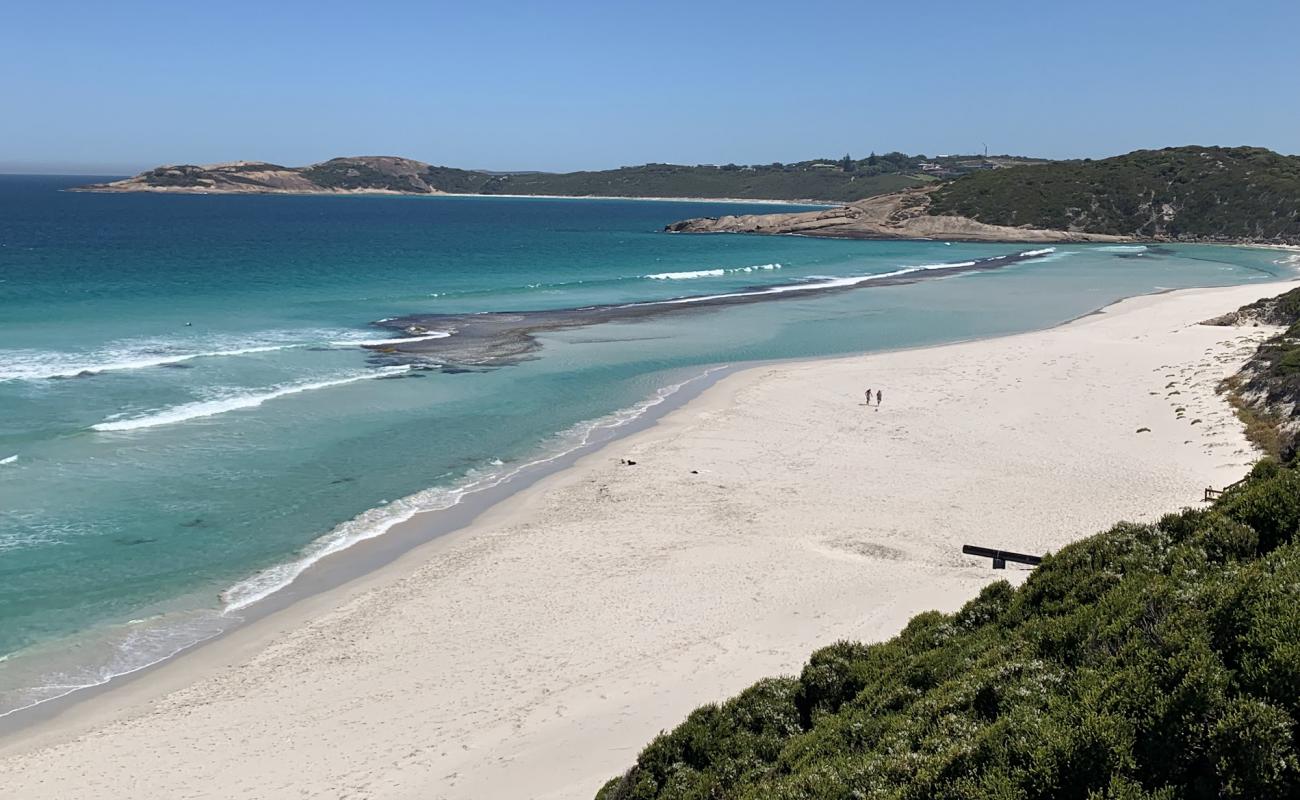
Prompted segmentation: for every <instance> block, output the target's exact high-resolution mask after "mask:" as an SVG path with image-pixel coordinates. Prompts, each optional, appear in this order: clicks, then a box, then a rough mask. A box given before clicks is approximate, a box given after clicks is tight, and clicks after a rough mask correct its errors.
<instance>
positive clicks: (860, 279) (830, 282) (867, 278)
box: [624, 247, 1056, 308]
mask: <svg viewBox="0 0 1300 800" xmlns="http://www.w3.org/2000/svg"><path fill="white" fill-rule="evenodd" d="M1055 252H1056V248H1054V247H1048V248H1044V249H1041V250H1026V251H1024V252H1022V253H1015V254H1012V255H1008V256H1002V258H1016V259H1023V258H1034V257H1038V256H1044V255H1050V254H1052V253H1055ZM979 263H980V262H978V261H957V262H949V263H946V264H920V265H918V266H914V267H903V268H901V269H896V270H894V271H892V272H876V273H872V274H870V275H853V276H849V277H844V278H813V279H811V280H808V281H806V282H804V283H790V284H784V285H781V286H772V287H769V288H766V289H753V290H750V291H745V292H728V293H726V294H710V295H699V296H695V297H678V298H675V299H672V300H653V301H650V302H645V303H629V304H627V305H626V306H624V308H631V307H636V306H656V305H683V304H688V303H703V302H707V301H710V300H724V299H727V298H731V297H759V296H763V295H771V294H786V293H789V292H810V291H819V290H823V289H838V288H847V287H850V286H860V285H862V284H864V283H870V282H872V281H878V280H882V279H884V278H897V277H899V276H900V275H910V274H912V273H916V272H927V271H929V270H936V269H962V268H965V267H973V266H975V265H976V264H979Z"/></svg>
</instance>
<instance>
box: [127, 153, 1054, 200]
mask: <svg viewBox="0 0 1300 800" xmlns="http://www.w3.org/2000/svg"><path fill="white" fill-rule="evenodd" d="M1024 163H1039V162H1034V161H1031V160H1029V159H1023V158H1017V157H1013V156H993V157H990V158H984V157H976V156H940V157H937V158H934V159H927V158H926V157H925V156H922V155H915V156H912V155H907V154H905V153H885V154H884V155H876V154H875V153H872V154H871V155H870V156H868V157H867V158H863V159H854V158H852V157H851V156H849V155H847V154H846V155H845V156H844V157H843V158H838V159H815V160H812V161H802V162H799V163H795V164H779V163H775V164H757V165H747V166H741V165H737V164H724V165H721V166H718V165H704V164H701V165H696V166H685V165H680V164H644V165H641V166H636V167H620V168H619V169H609V170H598V171H588V172H566V173H551V172H485V171H479V170H465V169H456V168H454V167H441V166H430V165H428V164H423V163H421V162H418V161H411V160H409V159H402V158H390V157H383V156H379V157H357V158H335V159H330V160H329V161H323V162H321V163H319V164H313V165H311V166H309V167H302V168H296V169H295V168H286V167H280V166H277V165H271V164H259V163H249V164H247V165H226V166H218V167H198V166H194V165H182V166H173V167H160V168H158V169H155V170H150V171H149V172H145V173H142V174H141V175H140V176H138V177H137V179H136V181H138V182H139V183H141V184H143V185H145V186H155V187H194V188H210V187H214V186H215V187H219V188H222V189H228V184H232V183H233V184H246V185H248V186H249V187H250V189H255V188H257V187H259V186H263V187H265V188H271V189H274V188H276V187H275V184H274V183H271V182H267V181H264V180H262V179H261V178H259V177H258V176H257V175H256V173H258V172H261V171H265V170H285V171H290V172H297V173H299V174H300V175H302V176H303V177H304V178H307V179H308V180H310V181H311V182H312V183H314V184H316V186H319V187H320V188H322V189H330V190H376V189H379V190H388V191H398V192H410V193H416V194H428V193H430V192H433V191H442V192H450V193H452V194H498V195H500V194H521V195H562V196H594V197H617V196H636V197H736V198H745V199H754V200H826V201H852V200H860V199H862V198H865V197H871V196H874V195H878V194H885V193H887V192H894V191H898V190H900V189H907V188H911V187H915V186H924V185H927V184H933V183H934V182H936V181H938V180H942V179H945V178H950V177H953V176H956V175H963V174H966V173H969V172H973V171H977V170H983V169H991V168H993V167H994V166H996V165H1006V164H1024ZM243 173H249V174H248V175H245V174H243ZM201 179H211V180H208V181H206V182H205V181H204V180H201Z"/></svg>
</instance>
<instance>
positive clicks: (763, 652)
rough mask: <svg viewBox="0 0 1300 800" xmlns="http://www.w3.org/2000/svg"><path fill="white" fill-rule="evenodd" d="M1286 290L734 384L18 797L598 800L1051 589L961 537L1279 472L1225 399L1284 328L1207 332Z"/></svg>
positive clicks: (10, 775)
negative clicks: (836, 672) (847, 677)
mask: <svg viewBox="0 0 1300 800" xmlns="http://www.w3.org/2000/svg"><path fill="white" fill-rule="evenodd" d="M1290 286H1291V284H1282V283H1273V284H1263V283H1261V284H1255V285H1250V286H1239V287H1233V288H1226V289H1204V290H1187V291H1179V292H1173V293H1169V294H1163V295H1158V296H1149V297H1141V298H1136V299H1132V300H1127V301H1124V302H1122V303H1119V304H1117V305H1115V306H1112V307H1110V308H1107V309H1106V310H1105V311H1104V312H1102V313H1098V314H1093V315H1090V316H1087V317H1084V318H1082V319H1080V320H1077V321H1075V322H1072V323H1070V324H1068V325H1064V326H1061V327H1058V328H1055V329H1052V330H1048V331H1042V332H1036V333H1029V334H1023V335H1017V336H1010V337H1005V338H1000V339H993V340H986V341H977V342H970V343H964V344H957V345H949V346H943V347H935V348H929V349H922V350H910V351H900V352H891V353H883V354H876V355H866V356H858V357H852V358H841V359H831V360H820V361H808V362H800V363H789V364H779V365H772V366H761V367H757V368H753V369H749V370H745V371H742V372H738V373H736V374H734V375H731V376H728V377H727V378H725V379H723V380H722V381H720V382H719V383H718V384H717V385H716V386H714V387H712V388H710V389H709V390H707V391H706V392H705V393H704V394H703V395H702V396H701V397H700V398H698V399H696V400H694V401H691V402H690V403H688V404H687V405H686V406H684V407H683V408H680V409H678V410H676V411H674V412H672V413H670V414H669V415H668V416H667V417H665V418H664V419H663V420H662V421H660V422H659V423H658V424H657V425H655V426H654V427H652V428H651V429H649V430H646V431H643V432H640V433H636V434H634V435H631V436H629V437H626V438H624V439H621V440H618V441H616V442H614V443H612V444H611V445H609V446H607V447H605V448H603V449H601V450H600V451H598V452H596V453H594V454H592V455H590V456H587V457H585V458H584V459H583V460H582V461H580V462H579V463H578V464H577V465H576V466H574V467H572V468H570V469H567V470H564V471H562V472H559V473H557V474H555V475H552V476H550V477H548V478H546V479H544V480H543V481H541V482H540V483H538V484H537V485H535V486H533V487H530V488H528V489H526V490H524V491H522V492H520V493H518V494H516V495H514V496H513V497H511V498H510V499H509V500H507V501H505V502H503V503H501V504H499V505H498V506H496V507H494V508H493V509H492V510H490V511H489V512H488V513H486V514H485V515H483V516H482V517H481V518H480V519H478V520H477V521H475V522H474V524H473V525H471V526H470V527H469V528H467V529H465V530H462V531H460V532H457V533H455V534H452V535H449V536H446V537H443V538H441V539H438V540H436V541H434V542H432V543H430V544H427V545H424V546H422V547H420V548H418V549H416V550H413V551H411V552H410V553H408V554H407V555H405V556H404V557H402V558H401V559H400V560H399V561H398V562H396V563H394V564H392V565H390V566H388V567H386V568H384V569H382V570H380V571H378V572H376V573H373V574H371V575H368V576H366V577H364V578H362V579H360V580H358V581H355V582H353V583H352V584H349V585H347V586H345V587H343V588H341V589H338V590H334V591H330V592H326V593H324V594H321V595H318V596H315V597H312V598H310V599H308V600H306V601H304V602H301V603H299V604H297V605H295V606H293V607H291V608H289V609H287V610H285V611H282V612H279V613H276V614H274V615H272V616H269V617H267V618H265V619H263V620H260V621H257V622H255V623H252V624H250V625H248V626H247V627H245V628H242V629H240V630H238V631H237V632H236V633H234V634H232V635H231V636H229V637H227V638H225V639H223V640H221V641H219V642H217V643H214V644H212V645H210V646H207V647H202V648H199V649H198V650H196V651H194V652H192V653H190V654H187V655H185V656H182V657H181V658H178V659H176V660H175V661H173V662H171V663H169V664H168V665H166V666H164V667H162V668H161V669H158V670H156V671H154V672H153V673H151V674H149V675H147V676H145V677H144V678H142V679H141V680H138V681H134V682H131V683H128V684H126V685H125V686H123V687H122V688H120V689H114V690H110V691H108V692H106V693H103V694H101V695H99V696H96V697H93V698H91V699H90V700H88V701H86V702H84V703H81V704H79V705H77V706H74V707H73V708H71V709H70V710H69V711H67V712H66V713H64V714H63V715H61V716H60V717H59V718H57V719H54V720H52V721H49V722H47V723H43V724H41V725H39V726H36V727H34V728H31V729H28V730H25V731H22V732H19V733H18V734H16V735H14V736H10V737H8V739H6V740H5V741H3V742H2V743H0V786H3V787H4V794H5V796H6V797H12V798H23V800H40V799H41V798H51V799H54V798H57V799H58V800H64V799H65V798H78V799H79V800H95V799H96V798H131V799H132V800H138V799H139V798H288V797H312V798H422V799H423V800H432V799H434V798H476V799H477V800H491V799H492V798H589V797H591V796H592V795H593V794H594V792H595V791H596V790H597V788H598V787H599V786H600V785H601V784H602V783H603V782H604V781H605V780H607V779H609V778H611V777H614V776H615V775H616V774H618V773H619V772H621V771H622V770H623V769H625V768H626V767H628V766H629V765H630V764H631V763H632V760H633V759H634V757H635V755H636V753H637V751H638V750H639V749H640V748H641V747H642V746H644V745H645V744H646V743H648V742H649V741H650V739H651V738H652V737H653V736H654V735H655V734H656V733H657V732H659V731H660V730H661V729H665V728H670V727H672V726H674V725H675V724H677V723H678V722H680V721H681V720H682V719H683V718H684V716H685V715H686V714H687V713H689V712H690V711H691V710H692V709H693V708H695V707H697V706H698V705H701V704H703V703H706V702H711V701H715V700H721V699H724V698H726V697H727V696H729V695H731V694H734V693H736V692H737V691H739V690H740V689H742V688H743V687H745V686H747V685H748V684H750V683H752V682H753V681H754V680H756V679H758V678H761V677H764V676H768V675H774V674H780V673H791V672H796V671H798V670H799V668H800V667H801V665H802V664H803V663H804V661H805V660H806V659H807V657H808V655H809V653H810V652H811V651H812V650H814V649H815V648H817V647H820V646H823V645H827V644H830V643H832V642H834V641H836V640H839V639H846V638H848V639H859V640H879V639H882V638H887V637H889V636H890V635H892V634H894V633H896V632H897V631H898V630H899V629H900V628H901V626H902V625H903V624H904V623H905V622H906V620H907V619H908V618H909V617H911V616H912V615H913V614H916V613H918V612H920V611H924V610H927V609H941V610H945V611H947V610H953V609H956V608H958V607H959V606H960V605H961V604H962V603H963V602H964V601H966V600H967V599H969V598H970V597H972V596H973V595H974V594H975V593H976V592H977V591H978V590H979V589H980V587H982V586H983V585H985V584H987V583H989V582H990V581H993V580H997V579H999V578H1002V577H1006V578H1009V579H1012V580H1016V581H1019V580H1023V577H1024V576H1025V575H1026V574H1027V573H1026V572H1025V571H1024V570H1017V569H1009V570H1007V571H1006V572H994V571H993V570H991V569H990V564H989V562H988V561H987V560H984V559H975V558H970V557H966V556H963V555H962V554H961V552H960V548H961V546H962V544H964V543H972V544H981V545H986V546H994V547H1000V548H1004V549H1011V550H1019V551H1022V552H1030V553H1041V552H1044V551H1048V550H1052V549H1054V548H1058V547H1060V546H1061V545H1063V544H1065V543H1067V542H1069V541H1071V540H1074V539H1077V538H1080V537H1082V536H1086V535H1088V534H1091V533H1094V532H1096V531H1098V530H1101V529H1104V528H1106V527H1108V526H1109V525H1110V524H1111V523H1113V522H1116V521H1118V520H1121V519H1130V520H1151V519H1154V518H1155V517H1157V516H1158V515H1159V514H1160V513H1162V512H1166V511H1172V510H1176V509H1178V508H1180V507H1183V506H1189V505H1196V504H1198V502H1199V501H1200V499H1201V494H1202V490H1203V489H1204V487H1206V486H1223V485H1225V484H1227V483H1230V482H1232V481H1234V480H1236V479H1237V478H1239V477H1240V476H1241V475H1242V474H1243V473H1244V472H1245V471H1246V469H1247V468H1248V466H1249V465H1250V464H1251V463H1252V462H1253V460H1254V459H1255V458H1256V454H1255V453H1254V452H1253V451H1252V449H1251V447H1250V446H1249V444H1248V443H1247V442H1246V440H1245V439H1244V437H1243V435H1242V428H1241V425H1240V424H1239V423H1238V422H1237V421H1236V419H1235V418H1234V417H1233V415H1232V412H1231V410H1230V409H1229V408H1228V406H1227V405H1226V404H1225V403H1224V402H1223V401H1222V399H1221V398H1220V397H1219V396H1217V395H1216V394H1215V391H1214V389H1215V385H1216V384H1217V383H1218V382H1219V380H1220V379H1222V378H1223V377H1225V376H1227V375H1229V374H1231V373H1232V372H1234V371H1235V370H1236V368H1237V367H1238V366H1239V364H1240V363H1241V362H1242V361H1243V360H1244V359H1245V358H1246V357H1247V356H1248V355H1249V354H1250V353H1251V352H1253V349H1254V346H1255V344H1256V343H1257V342H1258V341H1259V340H1260V339H1262V338H1264V337H1265V336H1266V335H1267V334H1269V333H1270V332H1271V331H1270V330H1269V329H1264V328H1222V327H1208V326H1201V325H1198V324H1196V323H1198V322H1199V321H1200V320H1204V319H1207V318H1210V317H1214V316H1217V315H1220V314H1223V313H1224V312H1227V311H1230V310H1233V309H1235V308H1237V307H1238V306H1240V305H1242V304H1244V303H1248V302H1251V301H1253V300H1256V299H1258V298H1260V297H1263V296H1268V295H1273V294H1277V293H1279V292H1281V291H1284V290H1286V289H1287V288H1290ZM868 387H870V388H872V389H873V390H874V389H879V390H881V391H882V392H883V395H884V397H883V405H881V406H880V407H877V406H875V405H874V404H873V405H872V406H871V407H867V406H864V405H863V401H862V393H863V391H864V390H865V389H866V388H868ZM1179 409H1181V411H1179ZM1140 429H1149V430H1144V431H1142V432H1139V430H1140ZM623 459H630V460H633V461H635V462H636V464H635V465H631V466H627V465H622V464H620V461H621V460H623ZM407 524H408V525H419V524H421V521H420V519H418V518H417V519H415V520H412V521H411V522H409V523H407Z"/></svg>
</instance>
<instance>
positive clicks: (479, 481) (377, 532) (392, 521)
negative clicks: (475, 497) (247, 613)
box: [221, 366, 726, 613]
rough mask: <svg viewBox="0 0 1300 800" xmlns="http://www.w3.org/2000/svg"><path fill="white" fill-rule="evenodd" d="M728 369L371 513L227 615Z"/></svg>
mask: <svg viewBox="0 0 1300 800" xmlns="http://www.w3.org/2000/svg"><path fill="white" fill-rule="evenodd" d="M725 368H726V367H725V366H719V367H710V368H709V369H706V370H704V371H703V372H701V373H699V374H697V375H694V376H692V377H690V378H687V379H686V380H684V381H681V382H679V383H674V384H670V385H668V386H665V387H663V388H661V389H659V390H658V391H656V392H655V393H654V395H652V396H651V397H649V398H647V399H645V400H642V401H641V402H639V403H635V404H633V405H631V406H628V407H627V408H623V409H620V410H618V411H615V412H613V413H611V414H607V415H605V416H603V417H599V418H597V419H594V420H589V421H586V422H581V423H578V424H577V425H574V426H573V427H571V428H569V429H568V430H565V431H562V432H561V433H559V434H557V435H556V436H555V437H554V439H553V440H552V442H551V443H550V445H549V446H548V447H546V448H545V450H544V451H543V453H542V454H540V455H538V456H537V457H535V458H533V459H532V460H530V461H524V462H521V463H518V464H503V463H502V462H501V461H500V460H499V459H493V460H492V461H491V462H489V466H490V467H500V469H488V470H471V471H470V472H469V473H468V474H467V475H466V476H465V478H464V479H463V480H462V481H461V482H460V483H457V484H455V485H453V486H448V487H433V488H429V489H424V490H422V491H419V492H416V493H415V494H411V495H407V496H406V497H403V498H401V499H399V500H394V501H393V502H391V503H387V504H385V505H382V506H379V507H377V508H372V509H369V510H368V511H365V512H363V513H361V514H359V515H357V516H356V517H353V518H352V519H350V520H348V521H347V522H344V523H343V524H341V525H339V526H338V527H336V528H334V530H332V531H330V532H329V533H327V534H325V535H324V536H322V537H320V538H319V539H317V540H315V541H314V542H312V543H311V544H310V545H308V546H307V547H306V549H304V550H303V551H302V552H301V553H300V554H299V556H298V557H297V558H296V559H294V560H292V561H287V562H284V563H282V564H277V565H275V566H273V567H269V568H267V569H265V570H262V571H261V572H259V573H257V574H255V575H252V576H251V577H249V578H247V579H245V580H243V581H240V582H239V583H236V584H235V585H233V586H231V587H230V588H228V589H226V590H225V591H224V592H222V593H221V601H222V603H223V604H224V613H230V612H234V611H238V610H239V609H242V608H246V607H248V606H250V605H252V604H253V603H256V602H258V601H259V600H263V599H265V598H266V597H269V596H270V595H272V594H274V593H276V592H278V591H280V590H281V589H283V588H285V587H286V586H288V585H289V584H291V583H293V582H294V581H295V580H296V579H297V578H298V576H299V575H301V574H302V573H303V572H305V571H306V570H307V569H308V568H309V567H311V565H312V564H315V563H316V562H317V561H320V560H321V559H322V558H325V557H326V556H328V555H330V554H332V553H337V552H339V551H341V550H346V549H347V548H349V547H351V546H352V545H354V544H357V543H358V542H363V541H366V540H367V539H373V538H375V537H376V536H381V535H383V534H385V533H387V532H388V531H389V530H391V529H392V528H393V526H395V525H398V524H400V523H402V522H405V521H407V520H409V519H411V518H412V517H414V516H415V515H416V514H419V513H422V512H425V511H442V510H445V509H448V508H451V507H453V506H455V505H457V504H458V503H460V502H461V501H462V500H463V499H465V497H467V496H469V495H471V494H474V493H475V492H481V491H483V490H485V489H491V488H493V487H495V486H500V485H501V484H502V483H505V482H506V481H509V480H510V479H512V478H514V477H515V476H516V475H518V474H519V473H521V472H523V471H524V470H527V469H531V468H533V467H537V466H540V465H543V464H547V463H550V462H552V461H555V460H556V459H559V458H563V457H564V456H566V455H568V454H570V453H572V452H574V451H575V450H579V449H581V448H583V447H585V446H587V445H588V444H590V443H591V442H592V440H593V437H594V436H595V435H596V434H598V433H600V432H603V431H611V430H616V429H618V428H621V427H623V426H624V425H627V424H628V423H630V422H633V421H634V420H637V419H639V418H641V417H642V416H643V415H644V414H645V413H646V412H647V411H649V410H650V409H652V408H654V407H655V406H657V405H659V404H661V403H663V402H664V401H665V400H667V399H668V398H669V397H672V396H673V395H674V394H676V393H677V392H679V391H680V390H681V389H682V388H683V387H685V386H687V385H689V384H691V383H694V382H695V381H698V380H702V379H704V378H706V377H708V376H709V375H711V374H713V373H714V372H717V371H718V370H720V369H725Z"/></svg>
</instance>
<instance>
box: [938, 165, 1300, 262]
mask: <svg viewBox="0 0 1300 800" xmlns="http://www.w3.org/2000/svg"><path fill="white" fill-rule="evenodd" d="M930 213H932V214H955V215H958V216H963V217H970V218H972V219H976V220H979V221H981V222H986V223H990V224H993V225H1012V226H1029V227H1035V228H1055V229H1063V230H1074V231H1084V232H1088V233H1110V234H1128V235H1133V236H1139V237H1142V238H1154V239H1160V238H1168V239H1174V240H1179V239H1183V240H1191V239H1195V240H1216V241H1233V240H1245V239H1248V240H1254V241H1279V242H1281V241H1300V157H1296V156H1283V155H1278V154H1277V153H1274V152H1272V151H1269V150H1264V149H1262V148H1257V147H1234V148H1225V147H1171V148H1166V149H1164V150H1138V151H1135V152H1132V153H1129V154H1127V155H1122V156H1116V157H1114V158H1107V159H1102V160H1100V161H1091V160H1085V161H1068V162H1065V161H1063V162H1054V163H1051V164H1044V165H1036V166H1023V167H1013V168H1009V169H1000V170H992V171H988V172H981V173H977V174H974V175H969V176H966V177H963V178H961V179H959V180H955V181H953V182H951V183H949V184H947V185H945V186H942V187H940V188H939V189H937V190H936V191H935V192H934V193H933V195H932V202H931V206H930Z"/></svg>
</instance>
